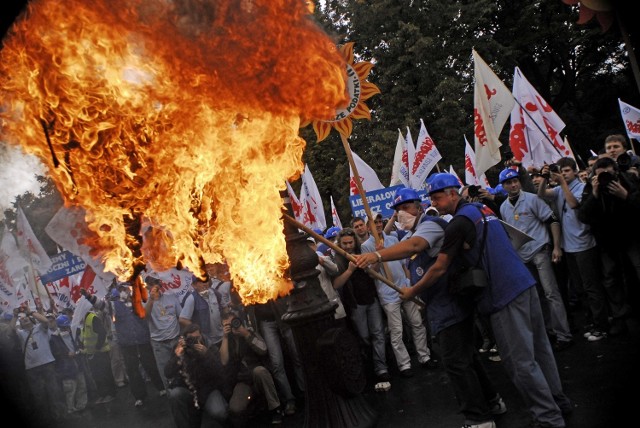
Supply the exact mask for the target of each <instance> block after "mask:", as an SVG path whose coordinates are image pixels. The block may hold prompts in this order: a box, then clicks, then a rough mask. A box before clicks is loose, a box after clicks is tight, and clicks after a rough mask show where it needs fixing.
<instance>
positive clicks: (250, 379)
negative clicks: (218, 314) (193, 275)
mask: <svg viewBox="0 0 640 428" xmlns="http://www.w3.org/2000/svg"><path fill="white" fill-rule="evenodd" d="M222 328H223V336H222V343H221V344H220V360H221V361H222V365H223V367H224V371H225V372H226V376H227V388H226V389H225V391H224V394H225V396H226V397H229V418H230V420H231V422H232V424H233V426H234V427H243V426H246V422H247V420H248V418H249V416H250V415H249V413H250V404H251V401H252V400H255V398H254V396H255V395H256V394H259V395H261V396H262V397H264V398H265V400H266V402H267V407H268V409H269V411H270V412H271V418H272V419H271V423H272V424H280V423H282V414H281V413H280V399H279V398H278V392H277V390H276V385H275V383H274V382H273V377H272V376H271V372H269V370H268V369H267V368H266V367H265V366H264V364H262V361H263V359H264V358H265V357H266V355H267V344H266V343H265V341H264V339H262V337H260V335H259V334H257V333H256V332H254V331H253V330H252V329H250V328H248V327H247V326H246V325H245V323H244V321H243V320H242V318H241V316H240V314H239V313H237V312H236V311H235V310H234V309H230V308H228V309H227V310H225V311H224V313H223V315H222Z"/></svg>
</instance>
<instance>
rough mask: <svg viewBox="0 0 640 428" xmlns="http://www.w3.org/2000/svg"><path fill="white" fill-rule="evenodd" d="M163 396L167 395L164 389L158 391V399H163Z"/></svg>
mask: <svg viewBox="0 0 640 428" xmlns="http://www.w3.org/2000/svg"><path fill="white" fill-rule="evenodd" d="M165 395H167V390H166V389H163V390H162V391H160V397H164V396H165Z"/></svg>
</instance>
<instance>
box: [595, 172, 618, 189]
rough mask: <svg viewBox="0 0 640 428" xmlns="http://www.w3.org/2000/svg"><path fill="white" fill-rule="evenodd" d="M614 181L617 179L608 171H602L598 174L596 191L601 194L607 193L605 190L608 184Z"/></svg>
mask: <svg viewBox="0 0 640 428" xmlns="http://www.w3.org/2000/svg"><path fill="white" fill-rule="evenodd" d="M616 180H617V177H616V176H615V175H614V174H612V173H610V172H609V171H602V172H601V173H600V174H598V190H599V191H600V192H603V193H608V192H609V189H607V186H608V185H609V183H611V182H612V181H616Z"/></svg>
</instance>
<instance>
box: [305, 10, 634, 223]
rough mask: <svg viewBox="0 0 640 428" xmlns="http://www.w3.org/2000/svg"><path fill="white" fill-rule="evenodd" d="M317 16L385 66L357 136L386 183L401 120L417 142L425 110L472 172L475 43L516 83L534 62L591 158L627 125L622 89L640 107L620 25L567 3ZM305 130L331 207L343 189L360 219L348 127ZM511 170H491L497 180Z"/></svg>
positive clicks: (450, 157)
mask: <svg viewBox="0 0 640 428" xmlns="http://www.w3.org/2000/svg"><path fill="white" fill-rule="evenodd" d="M316 17H317V19H318V21H319V22H320V23H321V25H323V26H324V27H325V28H326V29H327V31H328V32H329V33H330V34H333V35H334V36H335V39H336V43H338V44H342V43H345V42H349V41H352V42H355V46H354V48H355V53H356V56H358V57H359V58H360V59H361V60H366V61H373V62H374V64H375V66H374V67H373V70H372V72H371V74H370V76H369V80H370V81H371V82H373V83H375V84H376V85H377V86H378V87H379V88H380V90H381V94H379V95H376V96H375V97H373V98H371V99H370V100H369V101H368V102H367V104H368V105H369V107H370V108H371V110H372V119H371V121H355V122H354V130H353V134H352V136H351V138H350V145H351V148H352V149H353V151H355V152H356V153H357V154H358V155H359V156H360V157H362V158H363V160H364V161H365V162H367V163H368V164H369V165H370V166H371V167H372V168H373V169H374V170H375V171H376V172H377V173H378V177H379V178H380V180H381V181H382V183H383V184H385V185H386V184H388V183H389V178H390V176H391V168H392V162H393V154H394V151H395V146H396V141H397V138H398V129H400V130H401V131H402V133H403V134H406V132H407V127H409V129H410V130H411V134H412V136H413V138H414V139H415V138H416V137H417V134H418V130H419V125H420V119H423V120H424V122H425V125H426V127H427V130H428V131H429V134H430V135H431V137H432V138H433V140H434V142H435V144H436V146H437V147H438V149H439V151H440V152H441V153H442V155H443V160H442V161H441V162H440V164H439V166H440V167H441V168H447V169H448V166H449V165H453V167H454V168H455V169H456V170H457V171H460V172H462V171H463V162H464V136H465V135H466V136H467V138H468V139H469V140H470V141H472V138H473V128H472V124H473V122H472V113H473V61H472V56H471V50H472V48H475V49H476V50H477V51H478V53H479V54H480V55H481V56H482V57H483V58H484V59H485V61H487V63H488V64H489V65H490V66H491V68H492V69H493V70H494V71H495V72H496V74H497V75H498V76H499V77H500V78H501V79H502V80H503V81H504V82H505V84H506V85H507V87H511V84H512V82H513V71H514V68H515V67H516V66H518V67H519V68H520V69H521V70H522V72H523V74H524V75H525V76H526V77H527V79H528V80H529V81H530V82H531V84H532V85H533V86H534V87H535V88H536V89H537V90H538V92H540V94H541V95H542V96H543V97H544V98H545V100H546V101H547V102H548V103H549V104H550V105H551V106H552V107H553V108H554V110H555V111H556V112H557V113H558V114H559V115H560V117H561V118H562V119H563V120H564V122H565V123H566V128H565V129H564V131H563V132H562V135H563V136H565V135H566V136H567V138H568V140H569V142H570V144H571V146H572V148H573V150H574V153H575V154H576V155H577V157H578V158H579V159H578V164H579V165H580V164H581V160H582V159H584V161H586V158H587V157H588V155H589V150H593V151H596V152H597V151H598V150H599V149H600V148H602V146H603V140H604V137H605V136H606V135H608V134H610V133H614V132H615V133H624V128H623V123H622V120H621V118H620V110H619V107H618V98H621V99H622V100H623V101H626V102H628V103H630V104H632V105H636V106H638V105H640V102H639V99H640V94H639V93H638V90H637V86H636V84H635V82H634V78H633V74H632V71H631V66H630V64H629V58H628V56H627V52H626V50H625V45H624V44H623V40H622V37H621V34H620V29H619V27H617V26H614V27H612V29H611V30H610V31H608V32H606V33H603V32H602V31H601V29H600V27H599V26H598V24H597V22H596V21H594V22H590V23H588V24H587V25H578V24H576V21H577V19H578V10H577V8H575V7H573V8H572V7H570V6H567V5H566V4H564V3H563V2H562V1H561V0H554V1H549V0H532V1H528V2H521V1H517V2H513V1H509V0H458V1H455V0H450V1H442V0H423V1H418V0H352V1H350V0H327V1H326V2H324V6H320V7H318V8H317V9H316ZM508 128H509V124H508V123H507V124H506V125H505V129H504V130H503V132H502V134H501V141H502V143H503V145H504V146H506V145H508ZM302 135H303V137H304V138H305V139H306V140H307V141H308V142H309V144H308V148H307V150H306V153H305V156H304V160H305V162H307V163H308V164H309V168H310V169H311V171H312V173H313V175H314V178H315V180H316V183H317V184H318V187H319V190H320V193H321V194H322V195H323V198H324V197H326V199H324V200H323V202H324V204H325V210H326V211H327V215H328V214H329V198H328V195H329V194H331V195H333V198H334V201H335V203H336V205H337V206H338V211H339V213H340V216H341V218H342V219H343V222H344V221H345V220H348V219H349V218H350V217H351V211H350V207H349V203H348V195H349V188H348V180H349V178H348V177H349V167H348V165H347V159H346V155H345V154H344V150H343V148H342V144H341V143H340V139H339V137H338V135H331V136H330V137H329V138H328V139H327V140H325V141H323V142H322V143H319V144H318V143H316V142H315V136H314V135H313V132H309V130H308V129H303V130H302ZM499 169H500V165H498V166H496V167H494V168H492V169H491V170H489V172H488V177H489V179H490V181H492V179H495V177H496V175H497V172H498V171H499ZM493 182H494V180H493ZM327 218H330V217H327Z"/></svg>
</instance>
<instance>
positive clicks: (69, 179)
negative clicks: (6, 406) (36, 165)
mask: <svg viewBox="0 0 640 428" xmlns="http://www.w3.org/2000/svg"><path fill="white" fill-rule="evenodd" d="M345 81H346V76H345V62H344V59H343V58H342V56H341V55H340V53H339V52H338V51H337V49H336V47H335V45H334V44H333V43H332V42H331V40H330V39H329V38H328V37H327V36H326V35H325V34H324V33H323V32H322V31H321V30H319V29H318V27H317V26H316V25H315V24H314V23H313V22H312V21H311V18H310V16H309V8H308V5H306V4H305V2H303V1H300V0H226V1H220V0H218V1H213V0H208V1H207V0H173V1H166V0H146V1H145V0H108V1H107V0H102V1H99V2H86V1H83V0H67V1H65V2H60V1H58V0H34V1H31V2H30V3H29V6H28V10H27V13H26V15H24V16H23V17H21V18H20V19H19V20H18V21H17V22H16V23H15V24H14V26H13V28H12V29H11V30H10V33H9V35H8V37H7V39H6V40H5V47H4V48H3V50H2V51H1V52H0V90H1V91H2V97H1V98H0V99H2V102H3V103H4V105H3V106H2V107H1V108H0V120H1V122H0V125H1V129H0V131H1V132H2V134H3V136H4V138H5V139H6V140H7V141H9V142H12V143H15V144H21V145H22V146H23V147H24V149H25V151H27V152H29V153H32V154H35V155H37V156H38V157H39V158H40V159H42V160H43V162H44V163H45V164H46V165H47V166H48V168H49V172H50V175H51V177H52V178H53V179H54V181H55V182H56V185H57V187H58V189H59V190H60V192H61V193H62V194H63V197H64V198H65V203H66V204H67V205H73V204H77V205H81V206H83V207H84V208H85V209H86V211H87V223H88V225H89V228H90V229H91V231H92V232H93V233H94V234H95V235H93V234H92V236H90V237H87V238H86V239H87V241H88V242H87V244H88V245H90V246H91V247H92V248H93V249H94V251H95V254H96V255H98V256H100V257H101V259H102V261H103V262H104V263H105V268H106V270H108V271H110V272H113V273H115V274H116V275H117V276H118V278H119V279H121V280H126V279H128V278H129V277H130V276H131V275H133V274H134V271H135V269H136V266H139V265H140V264H144V263H146V264H147V265H149V266H150V267H152V268H153V269H154V270H166V269H169V268H171V267H173V266H176V264H181V265H182V266H184V267H186V268H188V269H189V270H191V271H192V272H194V273H201V274H203V273H204V272H203V271H202V267H203V263H202V261H203V260H205V261H206V262H208V263H215V262H219V261H221V260H223V259H226V261H227V263H228V264H229V266H230V271H231V275H232V278H233V280H234V284H235V286H236V288H237V289H238V290H239V292H240V294H241V296H242V298H243V300H244V302H245V303H253V302H263V301H266V300H268V299H270V298H275V297H276V296H277V295H278V294H284V293H286V292H287V290H288V289H289V288H290V287H291V285H290V283H289V281H288V280H287V279H286V278H285V272H286V269H287V268H288V263H289V261H288V257H287V254H286V251H285V240H284V236H283V233H282V229H283V225H282V220H281V218H280V217H281V209H282V200H281V198H280V194H279V192H280V191H281V190H284V189H285V181H286V180H287V179H291V178H295V177H297V176H298V174H300V172H301V171H302V168H303V164H302V161H301V157H302V152H303V150H304V147H305V142H304V140H302V139H301V138H300V137H299V135H298V131H299V126H300V122H301V118H305V119H304V120H309V119H306V118H320V119H327V118H331V117H333V115H334V112H335V110H336V109H337V108H338V106H340V105H344V104H345V102H346V101H347V99H348V98H347V96H346V84H345ZM140 223H142V224H143V226H144V227H143V229H142V231H141V233H142V234H143V236H144V243H143V244H142V245H140V241H139V238H140V237H139V236H136V235H137V233H138V228H137V227H132V225H139V224H140ZM148 226H150V227H148Z"/></svg>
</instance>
